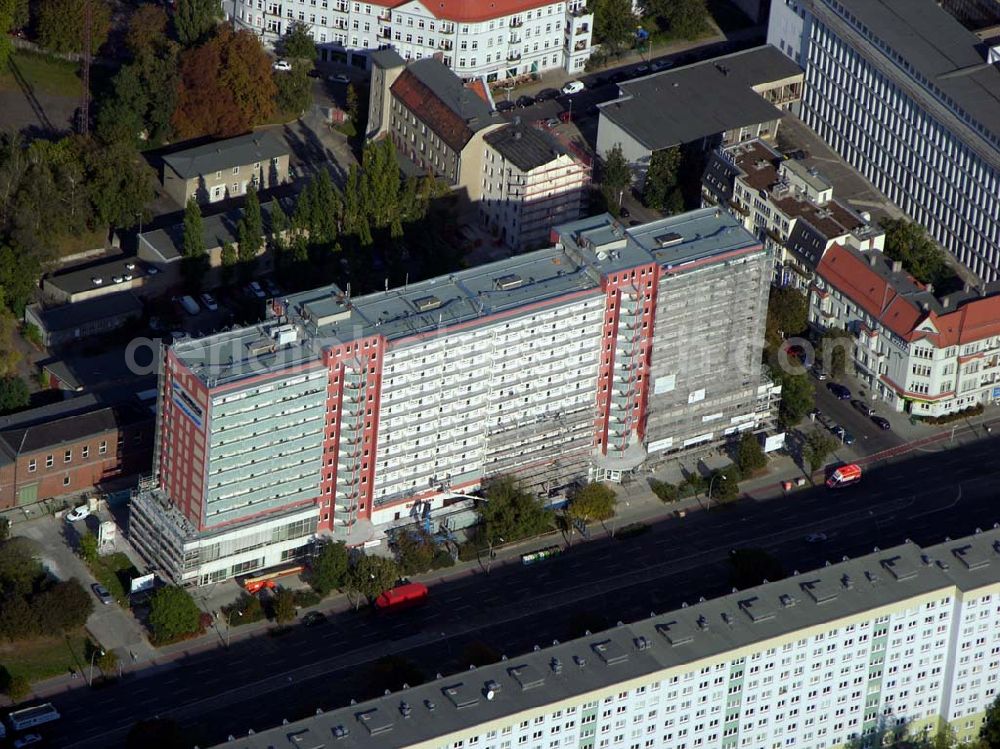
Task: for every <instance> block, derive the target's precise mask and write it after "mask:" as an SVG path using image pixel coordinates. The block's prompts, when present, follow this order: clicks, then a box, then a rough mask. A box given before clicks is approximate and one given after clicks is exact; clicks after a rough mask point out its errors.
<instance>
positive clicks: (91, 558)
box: [77, 531, 97, 564]
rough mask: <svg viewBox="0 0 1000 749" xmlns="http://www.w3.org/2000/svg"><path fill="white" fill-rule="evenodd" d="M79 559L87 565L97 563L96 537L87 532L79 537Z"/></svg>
mask: <svg viewBox="0 0 1000 749" xmlns="http://www.w3.org/2000/svg"><path fill="white" fill-rule="evenodd" d="M77 548H78V550H79V552H80V558H81V559H83V561H85V562H86V563H87V564H93V563H94V562H96V561H97V536H95V535H94V534H93V533H90V532H89V531H87V532H85V533H84V534H83V535H82V536H80V542H79V546H78V547H77Z"/></svg>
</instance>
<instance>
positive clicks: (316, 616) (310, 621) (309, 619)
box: [302, 611, 326, 627]
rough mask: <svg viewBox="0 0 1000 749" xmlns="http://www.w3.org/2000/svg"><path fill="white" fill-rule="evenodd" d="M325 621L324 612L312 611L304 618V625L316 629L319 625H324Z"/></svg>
mask: <svg viewBox="0 0 1000 749" xmlns="http://www.w3.org/2000/svg"><path fill="white" fill-rule="evenodd" d="M325 621H326V614H324V613H323V612H322V611H310V612H309V613H308V614H306V615H305V616H303V617H302V623H303V624H304V625H305V626H307V627H315V626H316V625H317V624H323V623H324V622H325Z"/></svg>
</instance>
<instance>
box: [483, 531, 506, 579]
mask: <svg viewBox="0 0 1000 749" xmlns="http://www.w3.org/2000/svg"><path fill="white" fill-rule="evenodd" d="M497 541H499V542H500V543H502V544H505V543H507V542H506V541H505V540H504V538H503V536H497ZM487 543H489V545H490V556H489V559H487V560H486V574H487V575H488V574H490V569H491V568H492V567H493V539H492V538H491V539H490V540H489V541H488V542H487Z"/></svg>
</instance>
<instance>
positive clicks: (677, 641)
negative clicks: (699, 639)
mask: <svg viewBox="0 0 1000 749" xmlns="http://www.w3.org/2000/svg"><path fill="white" fill-rule="evenodd" d="M656 630H657V631H658V632H659V633H660V634H661V635H663V636H664V637H665V638H666V639H667V642H669V643H670V644H671V646H673V647H675V648H676V647H677V646H678V645H686V644H687V643H689V642H691V641H692V640H693V639H694V633H693V632H692V631H691V630H690V629H688V628H687V627H685V626H683V625H682V624H681V623H680V622H676V621H674V622H667V623H666V624H658V625H657V627H656Z"/></svg>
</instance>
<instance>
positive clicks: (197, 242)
mask: <svg viewBox="0 0 1000 749" xmlns="http://www.w3.org/2000/svg"><path fill="white" fill-rule="evenodd" d="M181 245H182V246H181V250H182V251H183V253H184V256H183V257H182V258H181V273H182V274H183V276H184V282H185V284H186V285H187V287H188V288H189V289H197V288H200V286H201V283H202V280H203V279H204V276H205V273H206V272H207V271H208V266H209V260H208V251H207V250H206V249H205V239H204V234H203V232H202V221H201V206H200V205H198V200H197V198H195V197H194V196H193V195H192V196H191V197H190V198H188V201H187V205H186V206H184V235H183V237H182V240H181Z"/></svg>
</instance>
